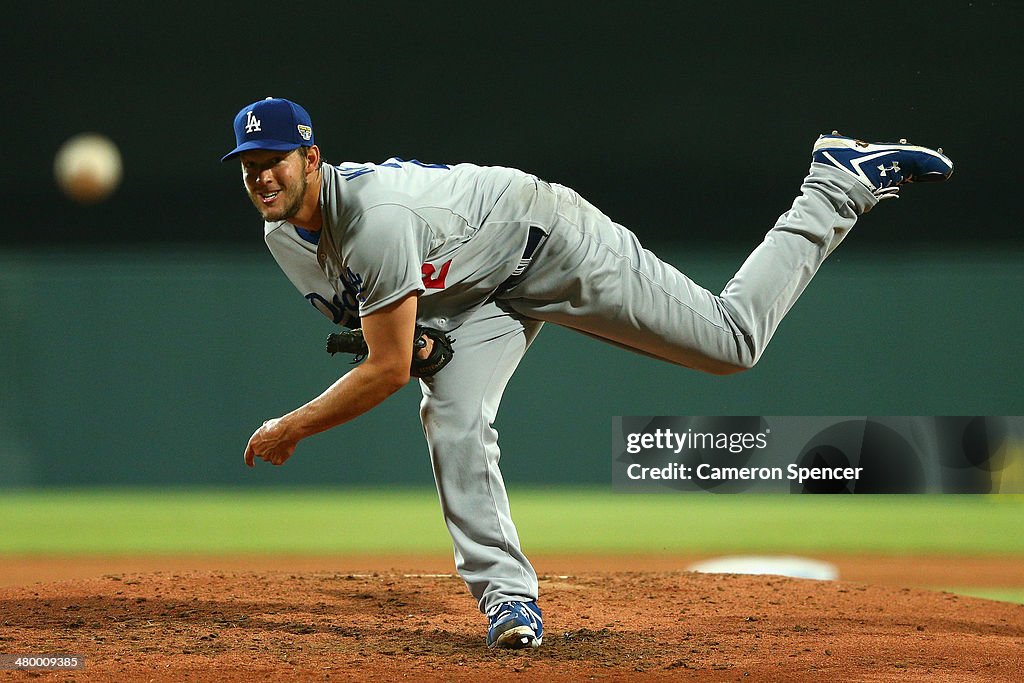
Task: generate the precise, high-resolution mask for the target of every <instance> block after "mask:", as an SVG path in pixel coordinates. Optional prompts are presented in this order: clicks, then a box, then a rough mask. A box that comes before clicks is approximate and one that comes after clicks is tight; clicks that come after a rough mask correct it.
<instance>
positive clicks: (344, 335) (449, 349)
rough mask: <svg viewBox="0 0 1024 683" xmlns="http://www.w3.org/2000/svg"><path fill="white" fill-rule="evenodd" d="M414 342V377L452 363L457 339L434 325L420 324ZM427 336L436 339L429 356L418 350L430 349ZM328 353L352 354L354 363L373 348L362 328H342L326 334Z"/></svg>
mask: <svg viewBox="0 0 1024 683" xmlns="http://www.w3.org/2000/svg"><path fill="white" fill-rule="evenodd" d="M413 334H414V336H413V341H412V362H411V363H410V365H409V374H410V375H412V376H413V377H430V376H431V375H436V374H437V373H438V372H439V371H440V370H441V368H443V367H444V366H446V365H448V363H449V362H451V359H452V356H454V355H455V349H454V347H453V346H452V344H453V343H454V342H455V340H454V339H452V338H451V337H449V336H448V335H447V334H445V333H444V332H442V331H440V330H435V329H434V328H432V327H422V326H419V325H417V326H416V331H415V332H414V333H413ZM427 339H430V340H431V341H433V342H434V345H433V347H432V348H431V349H430V354H429V355H428V356H427V357H426V358H420V357H419V356H418V355H417V353H416V352H417V351H419V350H420V349H425V348H427ZM327 353H329V354H331V355H332V356H333V355H334V354H336V353H351V354H352V355H353V356H354V358H353V359H352V363H353V364H355V363H358V362H359V361H361V360H363V359H364V358H366V356H367V354H368V353H370V349H369V348H368V347H367V346H366V340H365V339H363V331H362V330H361V329H355V330H343V331H341V332H334V333H332V334H331V335H329V336H328V337H327Z"/></svg>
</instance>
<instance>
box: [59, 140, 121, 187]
mask: <svg viewBox="0 0 1024 683" xmlns="http://www.w3.org/2000/svg"><path fill="white" fill-rule="evenodd" d="M53 172H54V175H55V176H56V178H57V185H58V186H59V187H60V189H61V190H62V191H63V192H64V194H66V195H67V196H68V197H70V198H71V199H73V200H75V201H77V202H81V203H83V204H93V203H95V202H99V201H102V200H104V199H106V198H107V197H109V196H110V194H111V193H112V192H113V191H114V190H116V189H117V186H118V185H119V184H120V182H121V153H120V152H119V151H118V149H117V145H115V144H114V143H113V142H112V141H111V140H110V138H107V137H105V136H103V135H99V134H98V133H80V134H79V135H75V136H74V137H72V138H70V139H69V140H68V141H67V142H65V143H64V144H63V145H61V148H60V150H58V152H57V157H56V159H54V163H53Z"/></svg>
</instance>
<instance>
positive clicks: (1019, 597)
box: [945, 586, 1024, 605]
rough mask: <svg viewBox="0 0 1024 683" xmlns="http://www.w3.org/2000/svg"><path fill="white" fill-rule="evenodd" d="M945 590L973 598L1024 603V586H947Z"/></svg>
mask: <svg viewBox="0 0 1024 683" xmlns="http://www.w3.org/2000/svg"><path fill="white" fill-rule="evenodd" d="M945 590H947V591H949V592H950V593H958V594H960V595H966V596H969V597H972V598H985V599H986V600H999V601H1001V602H1015V603H1017V604H1018V605H1024V588H974V587H973V586H968V587H953V588H946V589H945Z"/></svg>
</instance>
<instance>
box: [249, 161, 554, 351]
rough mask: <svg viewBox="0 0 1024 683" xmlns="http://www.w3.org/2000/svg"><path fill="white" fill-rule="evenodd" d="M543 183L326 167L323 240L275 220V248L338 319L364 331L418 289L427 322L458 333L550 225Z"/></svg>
mask: <svg viewBox="0 0 1024 683" xmlns="http://www.w3.org/2000/svg"><path fill="white" fill-rule="evenodd" d="M538 182H539V181H538V180H537V178H536V177H534V176H532V175H530V174H528V173H524V172H522V171H518V170H516V169H511V168H503V167H486V166H476V165H473V164H457V165H453V166H448V165H445V164H425V163H422V162H418V161H403V160H401V159H395V158H392V159H389V160H387V161H385V162H383V163H381V164H355V163H343V164H340V165H338V166H329V165H326V164H325V165H324V167H323V180H322V185H321V189H320V202H321V210H322V213H323V218H324V224H323V229H322V230H321V232H320V234H319V235H316V234H311V233H308V232H306V231H303V230H301V229H296V227H295V226H293V225H291V224H290V223H287V222H275V223H267V224H266V225H265V236H266V242H267V246H268V247H269V248H270V251H271V253H272V254H273V255H274V258H275V259H276V260H277V262H278V264H279V265H280V266H281V269H282V270H284V272H285V274H286V275H287V276H288V278H289V279H290V280H291V282H292V283H293V284H294V285H295V286H296V287H297V288H298V290H299V291H300V292H301V293H302V294H303V295H304V296H305V297H306V299H308V300H309V301H310V303H312V304H313V305H314V306H315V307H316V308H317V309H318V310H319V311H320V312H321V313H323V314H324V315H326V316H327V317H328V318H330V319H331V320H332V321H333V322H334V323H337V324H339V325H344V326H347V327H358V326H359V317H360V316H361V315H364V314H367V313H372V312H373V311H376V310H379V309H380V308H383V307H385V306H387V305H388V304H391V303H393V302H395V301H397V300H398V299H400V298H401V297H403V296H405V295H406V294H408V293H409V292H414V291H415V292H419V293H420V298H419V307H418V316H417V317H418V320H419V322H420V323H421V324H423V325H427V326H430V327H434V328H437V329H441V330H445V331H450V330H453V329H455V328H456V327H458V326H459V325H460V324H461V323H462V322H463V321H464V320H465V319H466V318H468V317H469V316H470V315H472V313H473V312H474V311H475V310H477V309H478V308H479V307H480V306H481V305H482V304H483V303H485V302H486V301H487V300H488V299H489V298H490V297H491V296H492V295H493V294H494V292H495V290H496V289H497V288H498V286H499V285H501V284H502V283H503V282H505V281H506V280H507V279H508V278H509V277H510V276H511V275H512V274H513V272H514V270H515V268H516V266H517V265H518V264H519V259H520V257H521V256H522V253H523V249H524V246H525V244H526V240H527V234H528V231H529V227H530V226H531V225H535V226H545V225H548V224H549V223H550V220H549V219H550V218H551V214H552V213H553V211H554V208H553V206H551V205H548V204H545V203H544V202H543V200H542V199H538V193H537V184H538ZM440 295H443V296H440Z"/></svg>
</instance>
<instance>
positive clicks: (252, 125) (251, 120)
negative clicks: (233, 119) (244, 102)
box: [245, 111, 261, 133]
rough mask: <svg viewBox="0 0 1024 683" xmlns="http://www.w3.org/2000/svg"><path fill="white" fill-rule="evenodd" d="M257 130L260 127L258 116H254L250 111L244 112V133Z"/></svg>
mask: <svg viewBox="0 0 1024 683" xmlns="http://www.w3.org/2000/svg"><path fill="white" fill-rule="evenodd" d="M259 130H261V128H260V120H259V119H258V118H256V115H255V114H253V113H252V112H251V111H250V112H246V114H245V132H246V133H255V132H257V131H259Z"/></svg>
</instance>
